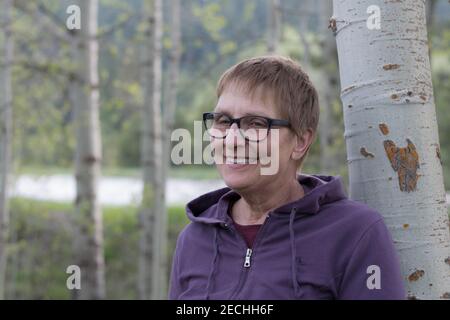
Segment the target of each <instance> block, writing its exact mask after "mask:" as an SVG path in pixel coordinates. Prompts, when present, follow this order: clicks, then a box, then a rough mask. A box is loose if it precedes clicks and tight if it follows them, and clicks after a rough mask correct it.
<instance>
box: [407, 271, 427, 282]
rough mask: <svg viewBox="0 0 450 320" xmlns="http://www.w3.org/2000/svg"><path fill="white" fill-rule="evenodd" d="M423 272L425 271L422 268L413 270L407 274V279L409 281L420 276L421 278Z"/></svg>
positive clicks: (415, 279)
mask: <svg viewBox="0 0 450 320" xmlns="http://www.w3.org/2000/svg"><path fill="white" fill-rule="evenodd" d="M424 274H425V271H423V270H416V271H414V272H413V273H411V274H410V275H409V277H408V280H409V281H417V280H419V279H420V278H422V277H423V275H424Z"/></svg>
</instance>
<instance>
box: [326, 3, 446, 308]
mask: <svg viewBox="0 0 450 320" xmlns="http://www.w3.org/2000/svg"><path fill="white" fill-rule="evenodd" d="M370 5H377V6H379V8H380V9H381V29H380V30H376V29H375V30H369V29H368V28H367V27H366V21H367V18H368V17H369V14H368V13H367V9H368V7H369V6H370ZM334 19H335V21H336V32H337V33H336V41H337V48H338V54H339V66H340V75H341V84H342V92H341V98H342V103H343V108H344V121H345V138H346V143H347V155H348V166H349V174H350V195H351V197H352V198H353V199H355V200H359V201H363V202H365V203H367V204H368V205H370V206H371V207H373V208H376V209H378V211H380V212H381V213H382V214H383V216H384V219H385V222H386V224H387V226H388V227H389V229H390V231H391V233H392V236H393V239H394V242H395V245H396V247H397V250H398V252H399V256H400V260H401V268H402V272H403V275H404V279H405V285H406V288H407V293H408V296H409V297H410V298H414V297H415V298H418V299H438V298H445V297H448V296H449V291H450V267H449V263H450V262H449V256H450V250H449V248H450V240H449V229H448V216H447V210H446V203H445V192H444V184H443V176H442V166H441V162H440V159H439V138H438V130H437V123H436V113H435V105H434V97H433V87H432V82H431V71H430V62H429V57H428V45H427V44H428V41H427V30H426V22H425V3H424V1H415V0H403V1H382V0H358V1H357V0H347V1H343V0H335V1H334Z"/></svg>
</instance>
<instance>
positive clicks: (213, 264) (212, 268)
mask: <svg viewBox="0 0 450 320" xmlns="http://www.w3.org/2000/svg"><path fill="white" fill-rule="evenodd" d="M217 228H218V227H217V226H215V227H214V237H213V246H214V257H213V260H212V263H211V271H210V272H209V276H208V284H207V285H206V296H205V300H209V294H210V289H211V283H212V278H213V276H214V273H215V270H216V265H217V260H218V256H219V242H218V241H217V237H218V231H217Z"/></svg>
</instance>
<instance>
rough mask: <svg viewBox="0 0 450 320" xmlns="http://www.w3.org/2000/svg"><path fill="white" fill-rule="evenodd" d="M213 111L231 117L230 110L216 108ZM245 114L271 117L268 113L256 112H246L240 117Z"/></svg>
mask: <svg viewBox="0 0 450 320" xmlns="http://www.w3.org/2000/svg"><path fill="white" fill-rule="evenodd" d="M214 112H217V113H223V114H224V115H227V116H229V117H230V118H232V116H231V114H230V112H228V111H226V110H220V109H216V110H214ZM247 116H258V117H264V118H272V117H271V116H269V115H268V114H264V113H258V112H246V113H244V114H243V115H242V117H247Z"/></svg>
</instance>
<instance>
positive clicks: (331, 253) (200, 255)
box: [169, 56, 405, 300]
mask: <svg viewBox="0 0 450 320" xmlns="http://www.w3.org/2000/svg"><path fill="white" fill-rule="evenodd" d="M217 96H218V102H217V106H216V108H215V110H214V112H211V113H206V114H204V116H203V120H204V124H205V127H206V130H207V131H208V133H209V134H210V136H211V141H212V145H213V148H214V150H223V152H222V153H219V156H217V154H216V157H215V158H216V166H217V169H218V170H219V172H220V175H221V176H222V178H223V179H224V181H225V183H226V185H227V186H228V188H224V189H220V190H216V191H213V192H210V193H207V194H205V195H203V196H201V197H199V198H197V199H195V200H193V201H191V202H190V203H189V204H188V205H187V215H188V217H189V219H190V220H191V223H190V224H189V225H187V226H186V227H185V229H184V230H183V231H182V232H181V233H180V235H179V238H178V241H177V246H176V250H175V254H174V258H173V264H172V274H171V284H170V292H169V298H170V299H224V300H226V299H403V298H404V297H405V292H404V287H403V281H402V277H401V274H400V268H399V262H398V258H397V256H396V252H395V249H394V246H393V243H392V239H391V236H390V234H389V232H388V230H387V228H386V226H385V224H384V222H383V219H382V217H381V216H380V214H379V213H377V212H376V211H374V210H373V209H371V208H369V207H367V206H365V205H363V204H361V203H357V202H354V201H351V200H349V199H348V198H347V197H346V195H345V192H344V188H343V185H342V181H341V179H340V178H339V177H332V176H317V175H304V174H299V172H300V171H299V170H300V169H301V165H302V163H303V160H304V159H305V157H306V155H307V152H308V149H309V147H310V146H311V144H312V142H313V140H314V137H315V133H316V129H317V123H318V119H319V105H318V97H317V92H316V90H315V88H314V86H313V85H312V83H311V82H310V80H309V78H308V76H307V75H306V74H305V73H304V72H303V71H302V70H301V68H300V66H299V65H297V64H296V63H294V62H293V61H292V60H290V59H287V58H283V57H276V56H270V57H258V58H253V59H249V60H246V61H243V62H241V63H239V64H237V65H235V66H234V67H232V68H230V69H229V70H228V71H226V72H225V74H224V75H223V76H222V77H221V79H220V81H219V85H218V89H217ZM273 132H276V134H275V135H274V134H272V133H273ZM261 146H264V147H263V148H267V149H270V150H272V152H266V153H267V155H268V157H269V158H271V160H274V159H275V158H276V161H278V165H277V171H276V172H275V173H274V174H262V170H263V168H264V167H265V166H267V162H266V161H263V160H266V159H263V157H262V156H261V153H258V152H259V151H260V150H259V149H261ZM274 146H275V147H276V148H273V147H274ZM255 149H257V150H258V152H256V153H255ZM273 150H275V152H273ZM266 151H267V150H266ZM255 154H256V157H255ZM222 157H223V158H222ZM217 160H219V161H217ZM220 160H223V161H220Z"/></svg>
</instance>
